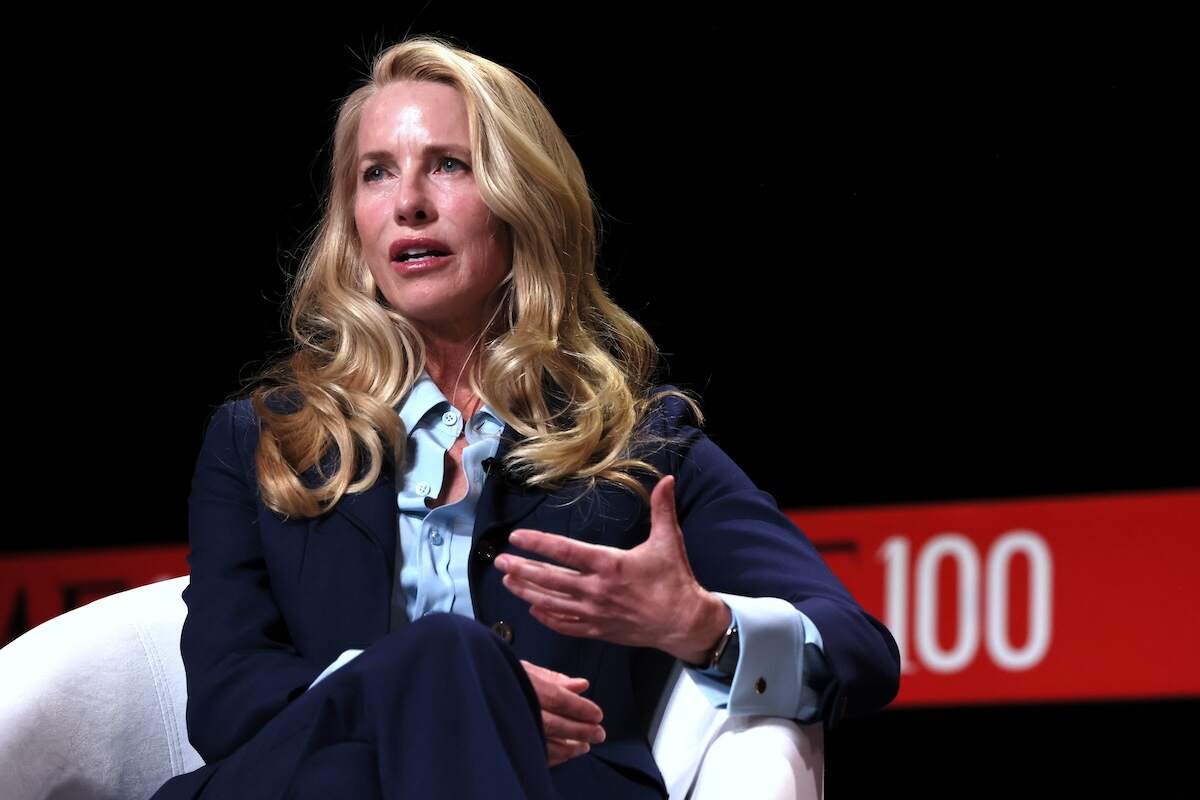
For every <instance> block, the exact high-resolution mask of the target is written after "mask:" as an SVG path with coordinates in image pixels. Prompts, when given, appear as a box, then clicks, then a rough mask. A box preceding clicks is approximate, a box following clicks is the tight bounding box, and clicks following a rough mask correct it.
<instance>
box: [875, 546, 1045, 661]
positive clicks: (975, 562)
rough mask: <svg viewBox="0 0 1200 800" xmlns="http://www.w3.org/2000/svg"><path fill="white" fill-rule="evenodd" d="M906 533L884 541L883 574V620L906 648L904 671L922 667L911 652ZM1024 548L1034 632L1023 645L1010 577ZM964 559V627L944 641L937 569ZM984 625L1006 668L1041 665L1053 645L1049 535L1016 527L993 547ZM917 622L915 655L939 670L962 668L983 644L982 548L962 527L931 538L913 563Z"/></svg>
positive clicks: (990, 649) (991, 651)
mask: <svg viewBox="0 0 1200 800" xmlns="http://www.w3.org/2000/svg"><path fill="white" fill-rule="evenodd" d="M910 549H911V546H910V542H909V540H908V539H907V538H906V537H903V536H893V537H891V538H889V539H887V540H885V541H884V543H883V544H882V545H881V546H880V548H879V556H880V558H881V559H882V560H883V561H884V563H885V565H886V572H885V575H884V604H885V609H884V616H885V619H884V624H885V625H887V626H888V629H889V630H890V631H891V632H892V636H893V637H894V638H895V639H896V644H897V645H898V646H899V647H900V665H901V671H902V672H913V671H915V670H916V669H917V666H916V665H915V664H914V663H912V662H911V661H910V656H909V649H908V648H909V641H908V639H909V636H908V623H909V613H908V609H909V596H910V595H909V558H910V555H909V551H910ZM1018 553H1023V554H1024V555H1025V556H1026V557H1027V558H1028V559H1029V635H1028V637H1027V640H1026V642H1025V644H1024V645H1023V646H1021V647H1014V646H1013V643H1012V642H1011V641H1009V635H1008V617H1009V576H1010V572H1011V570H1010V565H1011V563H1012V558H1013V556H1014V555H1016V554H1018ZM946 558H950V559H954V561H955V562H956V563H957V564H958V586H957V589H958V591H957V602H958V630H957V631H956V632H955V637H954V644H953V646H952V647H949V648H944V647H942V646H941V644H940V643H939V642H938V635H937V634H938V570H939V569H940V567H941V563H942V560H943V559H946ZM986 567H987V575H986V576H985V577H984V581H983V584H982V585H983V588H984V590H985V592H986V598H985V603H984V609H985V612H986V617H985V618H984V620H983V623H984V624H983V630H984V632H985V634H986V642H987V653H988V656H989V657H990V658H991V660H992V662H993V663H995V665H996V666H998V667H1000V668H1001V669H1006V670H1012V671H1017V670H1026V669H1030V668H1031V667H1033V666H1035V665H1036V664H1037V663H1038V662H1040V661H1041V660H1042V659H1043V658H1044V657H1045V655H1046V651H1047V650H1049V648H1050V634H1051V630H1050V629H1051V624H1050V621H1051V617H1052V609H1051V603H1052V596H1053V585H1054V576H1053V559H1052V558H1051V556H1050V548H1049V546H1047V544H1046V541H1045V540H1044V539H1043V538H1042V537H1041V536H1039V535H1037V534H1036V533H1034V532H1033V531H1029V530H1013V531H1009V532H1008V533H1006V534H1004V535H1003V536H1001V537H1000V538H998V539H997V540H996V541H995V542H994V543H993V544H992V547H991V549H990V550H988V554H987V565H986ZM914 572H915V576H914V577H915V584H916V592H915V594H914V595H913V598H914V600H915V602H914V609H915V615H914V617H915V624H916V638H915V644H916V654H917V661H918V662H919V663H920V664H923V665H924V666H925V667H927V668H928V669H930V670H931V671H933V672H939V673H948V672H958V671H960V670H962V669H964V668H965V667H967V665H969V664H970V663H971V660H972V659H974V658H975V655H976V653H978V651H979V627H980V616H979V589H980V580H979V552H978V550H977V549H976V547H975V543H974V542H972V541H971V540H970V539H968V538H967V537H966V536H963V535H962V534H959V533H942V534H938V535H937V536H934V537H932V538H931V539H929V540H928V541H927V542H925V544H924V546H923V547H922V548H921V551H920V553H918V555H917V561H916V567H915V570H914Z"/></svg>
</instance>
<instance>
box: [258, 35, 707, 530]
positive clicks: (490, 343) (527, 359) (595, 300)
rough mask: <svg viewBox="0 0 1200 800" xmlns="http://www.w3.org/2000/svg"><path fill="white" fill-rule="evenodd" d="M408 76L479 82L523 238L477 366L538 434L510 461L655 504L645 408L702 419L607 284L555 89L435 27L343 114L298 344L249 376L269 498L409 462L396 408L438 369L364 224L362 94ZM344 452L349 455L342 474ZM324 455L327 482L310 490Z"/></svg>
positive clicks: (477, 103) (473, 377)
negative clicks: (374, 262)
mask: <svg viewBox="0 0 1200 800" xmlns="http://www.w3.org/2000/svg"><path fill="white" fill-rule="evenodd" d="M399 80H418V81H436V82H440V83H444V84H448V85H450V86H453V87H454V88H456V89H457V90H458V91H459V92H460V93H461V94H462V96H463V97H464V99H465V101H466V108H467V115H468V119H469V126H470V141H471V158H472V164H471V167H472V170H473V172H474V175H475V180H476V183H477V185H478V187H479V192H480V195H481V196H482V198H483V201H484V202H485V203H486V204H487V206H488V207H489V208H490V209H491V211H492V213H493V214H495V215H496V216H497V217H498V218H499V219H500V220H502V221H503V223H504V224H506V225H507V226H508V230H509V232H510V234H511V236H510V239H511V242H512V252H511V270H510V271H509V273H508V275H507V276H506V277H505V278H504V280H503V281H502V282H501V283H500V285H499V286H498V287H497V289H496V291H495V292H494V293H493V294H492V296H491V297H490V298H489V302H490V304H491V305H490V307H489V311H490V319H489V321H488V323H487V324H485V325H484V330H481V331H480V334H479V339H478V340H477V341H476V347H479V348H480V350H479V357H478V358H477V359H473V360H472V361H473V368H472V369H471V370H470V371H469V373H468V381H469V385H470V387H471V389H472V391H473V392H474V393H475V394H476V396H478V397H479V398H481V399H482V400H483V401H484V402H486V403H487V404H488V405H490V406H491V407H492V408H494V409H495V410H496V411H497V413H499V414H500V416H501V417H503V418H504V419H505V420H506V421H508V422H509V423H510V424H511V425H512V427H513V428H514V429H515V430H516V431H517V432H519V433H520V434H521V435H522V436H523V437H525V438H524V439H523V440H520V441H519V442H517V443H515V444H514V446H513V447H512V449H511V450H510V451H509V452H508V453H507V454H506V456H505V459H504V467H505V468H506V469H507V470H508V471H509V472H510V474H513V475H514V476H516V477H517V478H518V479H520V480H522V481H523V482H525V483H526V484H527V485H531V486H536V487H541V488H544V489H550V490H554V489H558V488H561V487H562V486H563V485H564V483H565V482H567V481H581V482H582V483H581V488H582V489H584V490H585V492H584V493H586V490H591V489H593V488H595V487H596V486H597V485H598V484H599V483H601V482H604V483H610V484H613V485H616V486H623V487H625V488H627V489H629V490H631V491H633V492H635V493H636V494H637V495H638V496H640V497H641V498H642V500H643V501H644V502H645V503H647V504H648V503H649V498H650V495H649V492H648V491H647V490H646V488H645V487H644V486H643V485H642V482H641V481H639V480H638V479H637V478H636V477H635V476H634V474H633V471H634V470H638V469H640V470H644V471H646V472H649V473H650V474H653V475H655V476H656V477H661V472H660V471H659V470H658V469H656V468H655V467H654V466H653V465H651V464H649V463H648V462H646V461H645V460H643V459H642V458H640V457H639V453H640V452H641V451H639V449H638V448H639V447H640V446H641V445H643V444H647V443H653V442H657V443H659V444H667V443H668V440H667V439H665V438H660V437H658V436H655V435H652V434H650V433H649V431H648V430H646V428H648V427H649V426H643V425H642V424H641V423H642V421H643V420H645V419H646V418H647V416H648V415H649V414H650V413H651V412H652V411H653V409H654V407H655V404H656V403H658V402H659V401H660V400H661V399H662V398H663V397H665V396H667V395H675V396H678V397H680V398H682V399H683V400H684V401H686V403H687V404H688V405H689V406H690V408H691V410H692V412H693V414H694V415H695V418H696V424H697V425H702V424H703V416H702V415H701V412H700V408H699V405H698V404H697V402H696V401H695V400H693V399H692V398H691V397H689V396H688V394H686V393H685V392H683V391H679V390H675V389H669V390H664V391H661V392H658V393H656V394H654V395H653V396H649V393H650V391H651V390H652V388H653V383H652V379H653V377H654V376H655V373H656V370H657V365H658V357H659V353H658V348H657V347H656V346H655V344H654V341H653V340H652V339H651V337H650V334H649V333H647V331H646V330H645V329H644V328H643V327H642V326H641V325H639V324H638V323H637V321H635V320H634V319H633V318H632V317H631V316H629V315H628V314H627V313H625V312H624V311H623V310H622V309H621V308H619V307H618V306H617V305H616V304H615V303H614V302H613V301H612V300H610V299H609V297H608V295H607V294H606V293H605V291H604V289H603V288H601V286H600V284H599V282H598V281H597V279H596V274H595V265H596V257H597V242H596V230H597V228H598V227H599V226H600V217H599V214H598V213H597V211H596V209H595V207H594V205H593V203H592V198H591V193H590V191H589V187H588V184H587V181H586V179H585V177H584V172H583V168H582V166H581V164H580V162H579V159H578V157H577V156H576V154H575V152H574V150H573V149H572V148H571V146H570V144H568V142H567V140H566V137H565V136H564V135H563V133H562V131H561V130H560V129H559V127H558V125H557V124H556V123H555V122H554V120H553V118H552V117H551V116H550V113H549V111H547V109H546V107H545V106H544V105H543V104H542V102H541V100H540V99H539V98H538V97H537V96H536V95H535V94H534V93H533V92H532V91H531V90H530V89H529V88H528V87H527V86H526V85H525V83H524V82H523V81H522V80H521V79H520V78H519V77H518V76H517V75H516V74H514V73H513V72H512V71H510V70H508V69H507V68H505V67H503V66H500V65H499V64H496V63H494V62H492V61H489V60H487V59H485V58H482V57H480V56H478V55H475V54H473V53H471V52H469V51H467V50H465V49H463V48H460V47H458V46H455V45H454V44H452V43H450V42H449V41H447V40H444V39H442V38H440V37H435V36H429V35H420V36H414V37H411V38H408V39H406V40H404V41H402V42H400V43H398V44H395V45H393V46H391V47H389V48H387V49H386V50H384V51H383V52H381V53H380V54H379V55H377V56H376V57H375V58H374V60H373V63H372V66H371V70H370V75H369V77H368V78H366V79H365V80H364V81H363V83H362V85H360V86H359V87H358V88H357V89H355V90H354V91H353V92H352V93H350V94H349V95H348V96H347V97H346V98H345V99H344V100H343V102H342V105H341V107H340V109H339V112H338V116H337V124H336V127H335V129H334V133H333V154H332V158H331V160H330V175H329V187H328V193H327V194H326V195H325V197H324V198H323V204H322V214H321V219H320V221H319V223H318V224H317V227H316V230H315V236H314V239H313V241H312V244H311V246H310V247H309V248H308V250H307V251H306V252H305V254H304V256H303V258H302V260H301V264H300V268H299V270H298V272H297V274H296V278H295V281H294V282H293V283H292V285H291V287H290V289H289V292H288V298H287V302H288V305H289V306H290V311H289V314H288V316H289V323H288V327H289V330H290V333H291V336H292V340H293V341H292V344H291V345H290V346H289V350H288V352H287V353H286V354H285V355H284V356H283V357H281V358H279V359H278V360H276V361H275V363H274V364H273V365H272V366H269V367H268V368H267V369H265V370H264V371H262V372H260V373H259V374H258V375H256V376H255V377H253V378H251V379H250V381H251V382H253V383H256V384H258V385H257V388H255V389H254V390H253V391H252V392H251V393H250V396H251V401H252V403H253V406H254V410H255V412H257V414H258V417H259V420H260V436H259V444H258V450H257V454H256V457H255V465H256V468H257V473H258V484H259V488H260V490H261V496H262V499H263V502H264V503H265V504H266V505H267V506H268V507H269V508H271V509H272V510H274V511H276V512H277V513H280V514H283V515H286V516H289V517H300V518H311V517H315V516H319V515H320V514H322V513H324V512H325V511H327V510H328V509H329V508H330V507H331V506H332V505H334V504H335V503H337V502H338V501H339V500H340V499H341V498H342V496H343V495H344V494H346V493H347V492H349V493H357V492H360V491H363V490H365V489H367V488H370V487H371V486H372V485H373V484H374V483H375V482H376V480H377V479H378V477H379V475H380V471H381V468H382V464H383V459H384V458H385V457H386V455H385V454H387V453H388V452H389V451H390V456H391V458H392V459H393V460H394V461H393V463H395V464H404V463H405V458H404V457H405V450H406V443H407V438H408V432H407V431H405V430H403V427H404V425H403V423H402V422H401V421H400V416H399V414H398V413H397V411H398V409H399V407H400V405H401V404H402V402H403V400H404V398H405V396H406V394H407V393H408V391H409V389H410V388H411V387H412V386H413V384H414V383H415V382H416V380H417V379H418V378H419V377H420V375H421V371H422V370H423V369H424V367H425V357H426V351H425V345H424V342H423V341H422V338H421V336H420V335H419V333H418V332H417V329H416V328H414V327H413V325H412V324H411V322H410V321H409V320H408V319H406V318H405V317H403V316H402V315H400V314H399V313H397V312H396V311H395V310H394V309H393V308H392V307H391V306H390V305H389V304H388V303H387V301H386V300H385V299H384V298H383V295H382V292H381V291H380V290H379V288H378V286H377V284H376V282H375V280H374V278H373V277H372V275H371V271H370V269H368V267H367V262H366V260H365V259H364V257H363V255H362V251H361V246H360V240H359V238H358V233H357V229H356V227H355V223H354V193H355V191H356V189H357V183H358V181H357V177H358V176H357V171H356V169H357V168H356V164H357V160H358V154H357V152H356V149H357V135H358V126H359V121H360V119H361V117H362V113H363V106H364V104H365V103H366V102H367V101H368V100H369V99H370V98H371V97H373V96H375V94H376V93H378V92H379V91H380V90H381V89H382V88H383V87H384V86H386V85H387V84H389V83H391V82H393V81H399ZM693 394H694V393H693ZM278 400H283V401H284V402H283V404H282V407H281V405H280V403H278V402H275V401H278ZM269 401H271V402H269ZM385 447H386V448H388V450H386V451H385V449H384V448H385ZM330 454H332V455H333V456H334V462H333V463H334V464H335V465H336V466H335V467H334V468H332V469H328V470H327V469H326V462H325V460H324V459H325V458H326V457H328V456H329V455H330ZM343 454H351V456H352V457H350V458H343V457H341V456H342V455H343ZM313 467H315V468H316V470H315V472H316V475H317V476H319V478H320V479H321V481H320V483H319V485H315V486H310V485H306V482H305V481H303V480H302V476H303V474H304V473H306V472H307V471H308V470H309V469H310V468H313ZM308 483H312V481H309V482H308ZM582 496H583V493H581V494H580V497H582ZM577 499H578V498H577Z"/></svg>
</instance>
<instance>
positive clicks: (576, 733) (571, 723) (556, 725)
mask: <svg viewBox="0 0 1200 800" xmlns="http://www.w3.org/2000/svg"><path fill="white" fill-rule="evenodd" d="M542 729H543V730H544V731H545V733H546V737H547V738H549V737H554V738H557V739H575V740H577V741H580V742H592V743H599V742H603V741H604V739H605V737H606V736H607V732H606V731H605V730H604V726H603V725H600V724H599V723H592V722H581V721H580V720H577V719H570V718H568V717H564V716H562V715H561V714H552V713H550V712H549V711H546V710H545V709H543V710H542Z"/></svg>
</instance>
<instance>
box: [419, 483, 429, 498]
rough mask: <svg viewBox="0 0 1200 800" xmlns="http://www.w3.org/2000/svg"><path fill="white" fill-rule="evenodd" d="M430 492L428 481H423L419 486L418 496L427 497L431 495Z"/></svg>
mask: <svg viewBox="0 0 1200 800" xmlns="http://www.w3.org/2000/svg"><path fill="white" fill-rule="evenodd" d="M429 490H430V486H429V483H428V482H427V481H421V482H420V483H418V484H417V494H420V495H427V494H429Z"/></svg>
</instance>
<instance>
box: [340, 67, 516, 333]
mask: <svg viewBox="0 0 1200 800" xmlns="http://www.w3.org/2000/svg"><path fill="white" fill-rule="evenodd" d="M357 157H358V161H357V173H358V177H357V178H356V181H357V183H356V188H355V193H354V223H355V227H356V228H357V230H358V236H359V239H360V241H361V242H362V247H363V255H364V256H365V258H366V260H367V264H368V266H369V267H370V269H371V274H372V275H373V276H374V277H375V281H376V282H377V283H378V284H379V288H380V291H382V293H383V296H384V297H385V298H387V301H388V303H389V304H390V305H391V306H392V308H393V309H395V310H396V311H397V312H399V313H400V314H402V315H404V316H405V317H406V318H408V319H409V320H411V321H412V322H413V323H415V324H416V325H417V326H418V328H426V329H428V330H429V331H437V332H439V333H440V334H442V335H447V336H458V337H465V336H470V335H472V334H475V333H478V331H479V330H480V328H481V327H482V325H483V323H484V313H485V304H486V301H487V297H488V294H489V293H490V292H491V291H492V290H493V289H494V288H495V287H496V286H497V284H499V283H500V281H501V280H502V279H503V278H504V276H505V275H506V274H507V272H508V269H509V239H508V233H507V228H506V226H504V225H503V224H501V221H500V220H499V218H497V217H496V216H495V215H493V214H492V212H491V210H490V209H489V208H488V207H487V206H486V205H485V204H484V202H483V198H482V197H481V196H480V194H479V188H478V186H476V184H475V175H474V173H473V172H472V171H471V163H470V161H471V140H470V135H469V128H468V126H467V107H466V102H465V101H464V99H463V97H462V95H461V94H459V92H458V90H457V89H455V88H454V87H452V86H447V85H445V84H441V83H433V82H427V81H400V82H396V83H392V84H389V85H387V86H385V87H384V88H383V89H382V90H381V91H380V92H379V93H378V94H376V95H375V96H374V97H372V98H371V99H370V100H368V101H367V103H366V104H365V105H364V107H363V115H362V120H361V124H360V125H359V130H358V148H357ZM418 237H419V238H430V239H434V240H436V243H434V244H432V245H431V246H432V247H433V248H434V249H437V250H441V251H444V252H448V253H449V256H448V257H445V258H439V259H434V260H433V261H428V260H425V261H424V262H422V261H421V260H410V262H409V263H408V264H407V265H406V264H405V262H404V261H401V260H397V259H400V258H403V256H402V255H400V254H397V253H396V250H397V249H398V248H403V246H404V244H403V241H402V240H406V239H412V238H418Z"/></svg>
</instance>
